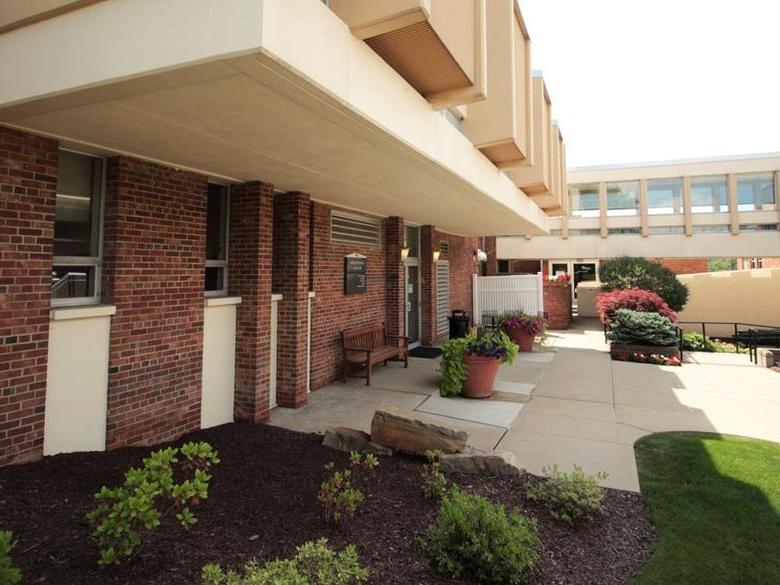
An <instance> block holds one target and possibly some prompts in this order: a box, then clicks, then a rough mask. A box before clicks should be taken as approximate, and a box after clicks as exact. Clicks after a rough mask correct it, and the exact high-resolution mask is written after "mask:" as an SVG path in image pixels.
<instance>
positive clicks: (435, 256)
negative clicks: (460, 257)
mask: <svg viewBox="0 0 780 585" xmlns="http://www.w3.org/2000/svg"><path fill="white" fill-rule="evenodd" d="M439 256H441V250H434V251H433V261H434V262H438V261H439Z"/></svg>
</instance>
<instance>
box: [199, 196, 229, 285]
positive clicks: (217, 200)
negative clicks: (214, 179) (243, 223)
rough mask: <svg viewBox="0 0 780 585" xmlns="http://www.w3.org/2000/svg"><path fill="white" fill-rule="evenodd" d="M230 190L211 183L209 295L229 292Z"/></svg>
mask: <svg viewBox="0 0 780 585" xmlns="http://www.w3.org/2000/svg"><path fill="white" fill-rule="evenodd" d="M229 209H230V190H229V189H228V187H226V186H224V185H216V184H213V183H209V186H208V203H207V216H206V269H205V270H206V285H205V291H206V295H207V296H220V295H225V294H227V278H228V216H229Z"/></svg>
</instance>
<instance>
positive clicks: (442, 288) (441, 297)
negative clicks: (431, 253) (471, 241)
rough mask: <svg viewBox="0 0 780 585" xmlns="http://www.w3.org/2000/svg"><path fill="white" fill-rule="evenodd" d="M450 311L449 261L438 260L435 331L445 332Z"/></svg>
mask: <svg viewBox="0 0 780 585" xmlns="http://www.w3.org/2000/svg"><path fill="white" fill-rule="evenodd" d="M449 312H450V263H449V262H444V261H442V260H439V261H438V262H437V263H436V332H437V333H447V332H448V331H449V321H447V317H448V316H449Z"/></svg>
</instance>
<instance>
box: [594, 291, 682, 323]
mask: <svg viewBox="0 0 780 585" xmlns="http://www.w3.org/2000/svg"><path fill="white" fill-rule="evenodd" d="M596 307H597V308H598V310H599V319H601V322H602V323H605V324H606V323H609V321H611V319H612V315H613V314H614V312H615V311H617V310H618V309H631V310H632V311H640V312H642V313H659V314H661V315H663V316H664V317H667V318H668V319H669V320H670V321H672V322H674V321H677V313H675V312H674V311H672V310H671V309H670V308H669V305H667V304H666V302H665V301H664V300H663V299H662V298H661V297H659V296H658V295H657V294H655V293H654V292H650V291H649V290H644V289H641V288H627V289H624V290H613V291H610V292H605V293H601V294H600V295H599V296H598V297H597V298H596Z"/></svg>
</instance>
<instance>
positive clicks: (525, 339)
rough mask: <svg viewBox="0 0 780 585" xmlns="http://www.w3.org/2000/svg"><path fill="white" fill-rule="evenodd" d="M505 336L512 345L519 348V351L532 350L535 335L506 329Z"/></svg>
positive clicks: (520, 330) (519, 330)
mask: <svg viewBox="0 0 780 585" xmlns="http://www.w3.org/2000/svg"><path fill="white" fill-rule="evenodd" d="M506 334H507V335H508V336H509V339H511V340H512V343H514V344H516V345H517V346H518V347H519V348H520V351H533V350H534V338H535V335H534V334H533V333H528V332H527V331H524V330H522V329H507V330H506Z"/></svg>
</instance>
